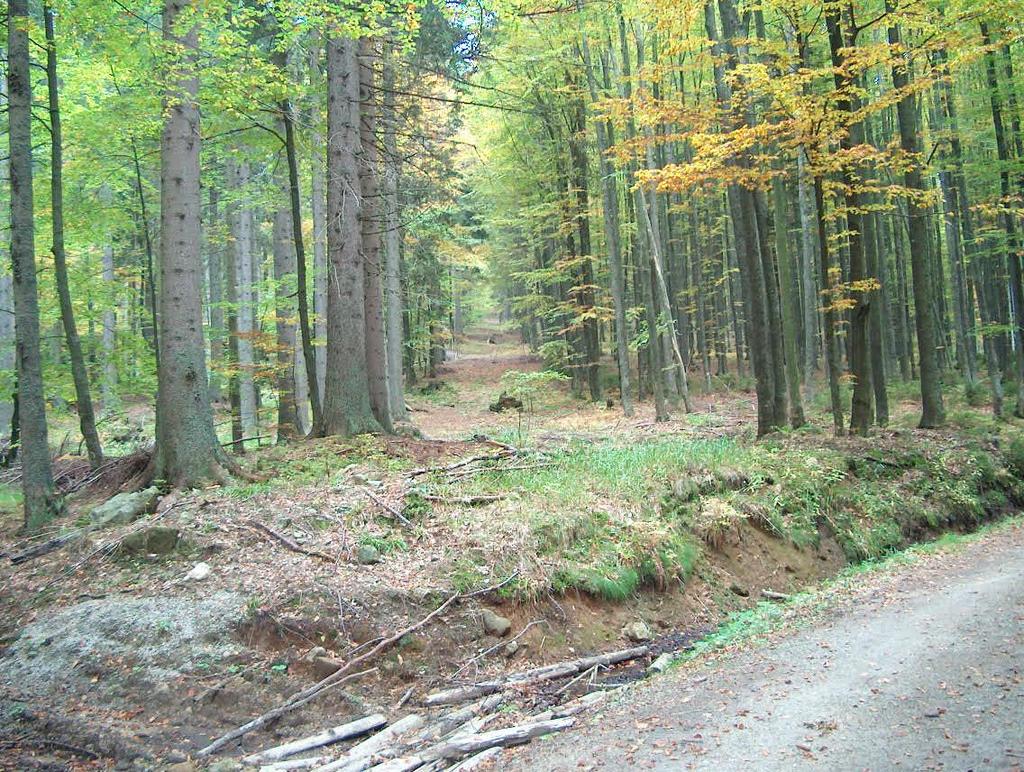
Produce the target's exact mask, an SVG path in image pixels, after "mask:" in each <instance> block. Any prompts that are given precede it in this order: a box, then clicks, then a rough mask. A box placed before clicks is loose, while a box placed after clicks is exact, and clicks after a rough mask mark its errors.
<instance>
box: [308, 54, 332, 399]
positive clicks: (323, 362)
mask: <svg viewBox="0 0 1024 772" xmlns="http://www.w3.org/2000/svg"><path fill="white" fill-rule="evenodd" d="M320 50H321V49H320V46H319V45H313V46H311V50H310V54H309V56H310V80H311V81H312V82H313V84H314V88H316V87H321V88H322V87H323V86H324V84H323V79H322V78H321V77H320ZM314 109H316V108H314ZM312 123H313V125H314V127H319V126H320V115H319V114H314V115H313V119H312ZM313 147H314V148H315V149H316V150H320V149H321V148H323V147H324V138H323V136H322V135H321V133H320V131H319V129H318V128H314V130H313ZM310 167H311V172H310V178H311V209H312V212H313V313H314V314H315V321H314V323H313V334H314V337H316V339H317V341H318V342H319V345H318V346H316V347H315V352H314V353H315V355H316V382H317V387H318V391H319V393H320V395H321V403H322V402H323V395H324V389H325V383H326V377H327V346H326V341H327V271H328V267H327V212H326V208H325V207H326V205H327V192H326V189H325V187H324V157H323V155H321V154H319V153H317V154H314V157H313V158H312V159H311V161H310Z"/></svg>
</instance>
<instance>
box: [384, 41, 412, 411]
mask: <svg viewBox="0 0 1024 772" xmlns="http://www.w3.org/2000/svg"><path fill="white" fill-rule="evenodd" d="M393 58H394V52H393V51H392V50H390V49H388V50H387V51H386V52H385V55H384V101H383V105H382V112H381V123H382V124H383V129H384V137H383V145H384V159H383V163H384V176H383V182H384V198H383V211H384V300H385V314H386V317H385V326H386V328H387V329H386V333H385V338H386V339H387V347H388V350H387V367H388V386H389V391H388V393H389V396H390V409H391V418H392V420H394V421H407V420H409V410H408V408H407V407H406V404H405V386H404V378H403V374H402V349H403V345H404V341H405V336H404V329H403V327H404V325H403V312H402V305H403V303H402V225H401V216H400V212H401V203H400V200H399V196H398V180H399V177H400V175H401V163H402V161H401V158H400V157H399V155H398V139H397V123H398V116H397V114H396V112H395V67H394V62H393Z"/></svg>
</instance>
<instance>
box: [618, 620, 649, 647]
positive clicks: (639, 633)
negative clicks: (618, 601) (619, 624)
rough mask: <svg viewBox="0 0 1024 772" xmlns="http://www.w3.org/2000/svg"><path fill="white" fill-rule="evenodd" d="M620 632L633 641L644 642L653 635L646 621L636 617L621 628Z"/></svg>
mask: <svg viewBox="0 0 1024 772" xmlns="http://www.w3.org/2000/svg"><path fill="white" fill-rule="evenodd" d="M622 634H623V636H625V637H626V638H627V639H628V640H630V641H632V642H633V643H645V642H646V641H649V640H651V639H652V638H653V637H654V633H652V632H651V628H649V627H648V626H647V623H646V622H644V621H643V620H640V619H638V620H637V621H636V622H630V623H629V624H628V625H626V626H625V627H623V628H622Z"/></svg>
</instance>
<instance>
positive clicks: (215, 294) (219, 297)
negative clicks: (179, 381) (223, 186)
mask: <svg viewBox="0 0 1024 772" xmlns="http://www.w3.org/2000/svg"><path fill="white" fill-rule="evenodd" d="M218 199H219V196H218V190H217V186H216V185H210V194H209V199H208V205H207V221H206V223H205V227H204V228H203V241H204V243H205V244H206V250H205V251H206V286H207V293H208V296H209V301H210V306H209V307H210V312H209V316H210V331H209V337H210V369H211V371H210V401H211V402H212V403H214V404H216V403H218V402H220V400H221V399H222V381H223V378H222V377H221V376H220V374H218V373H217V368H218V367H220V366H222V365H223V360H224V334H225V332H226V326H225V323H224V261H223V260H222V259H221V250H222V249H223V244H222V243H221V242H220V241H219V240H218V241H215V240H214V236H213V234H214V233H216V232H217V218H218V216H219V213H218V210H217V205H218Z"/></svg>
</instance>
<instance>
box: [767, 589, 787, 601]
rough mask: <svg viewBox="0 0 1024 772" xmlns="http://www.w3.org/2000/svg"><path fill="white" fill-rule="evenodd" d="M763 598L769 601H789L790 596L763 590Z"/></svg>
mask: <svg viewBox="0 0 1024 772" xmlns="http://www.w3.org/2000/svg"><path fill="white" fill-rule="evenodd" d="M761 597H762V598H766V599H768V600H780V601H781V600H789V598H790V596H789V595H787V594H786V593H784V592H775V590H761Z"/></svg>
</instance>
